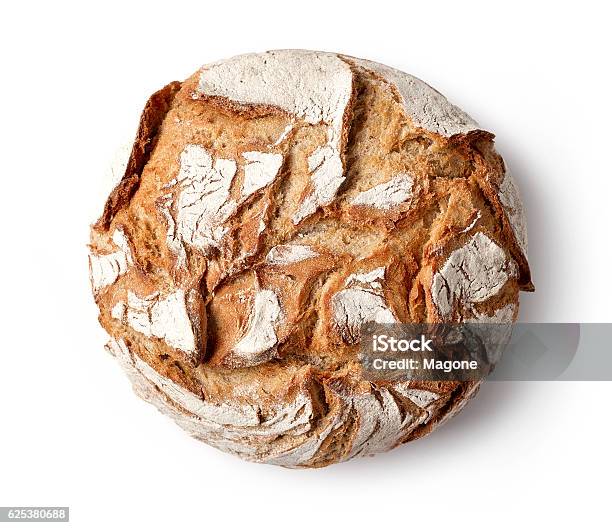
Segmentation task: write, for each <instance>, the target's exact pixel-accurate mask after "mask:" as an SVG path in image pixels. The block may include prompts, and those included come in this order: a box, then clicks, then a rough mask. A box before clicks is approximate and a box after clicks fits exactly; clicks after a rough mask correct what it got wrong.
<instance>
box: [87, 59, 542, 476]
mask: <svg viewBox="0 0 612 528" xmlns="http://www.w3.org/2000/svg"><path fill="white" fill-rule="evenodd" d="M526 246H527V241H526V233H525V221H524V217H523V213H522V207H521V202H520V199H519V196H518V193H517V189H516V187H515V184H514V183H513V180H512V178H511V176H510V174H509V173H508V172H507V170H506V169H505V167H504V163H503V161H502V159H501V157H500V156H499V155H498V154H497V153H496V152H495V150H494V147H493V135H492V134H491V133H489V132H486V131H483V130H481V129H480V128H479V127H478V125H477V123H476V122H475V121H474V120H473V119H472V118H470V117H469V116H468V115H467V114H465V113H464V112H462V111H461V110H460V109H458V108H457V107H456V106H453V105H452V104H450V103H449V102H448V101H447V100H446V98H445V97H444V96H442V95H441V94H440V93H439V92H437V91H435V90H434V89H432V88H431V87H429V86H428V85H427V84H425V83H424V82H422V81H420V80H419V79H417V78H415V77H412V76H411V75H408V74H405V73H402V72H400V71H397V70H394V69H392V68H389V67H386V66H383V65H381V64H377V63H373V62H369V61H365V60H361V59H356V58H353V57H347V56H342V55H338V54H333V53H322V52H313V51H296V50H283V51H271V52H267V53H260V54H249V55H241V56H238V57H234V58H231V59H229V60H225V61H221V62H217V63H214V64H210V65H207V66H204V67H202V68H201V69H200V70H198V71H197V72H196V73H195V74H194V75H193V76H191V77H189V78H188V79H187V80H186V81H184V82H182V83H180V82H173V83H171V84H169V85H168V86H166V87H164V88H163V89H161V90H160V91H159V92H157V93H155V94H153V95H152V96H151V98H150V99H149V101H148V102H147V104H146V106H145V109H144V111H143V113H142V117H141V121H140V126H139V129H138V132H137V136H136V139H135V142H134V145H133V148H132V151H131V156H130V159H129V161H128V163H127V167H126V170H125V174H124V176H123V178H122V180H121V181H120V182H119V184H118V185H117V186H116V188H115V189H114V190H113V192H112V193H111V195H110V196H109V198H108V200H107V202H106V205H105V207H104V211H103V213H102V216H101V217H100V219H99V220H98V221H97V223H96V224H95V225H93V226H92V230H91V244H90V251H91V253H90V273H91V282H92V287H93V292H94V296H95V300H96V303H97V304H98V306H99V309H100V317H99V319H100V322H101V324H102V326H103V327H104V328H105V329H106V331H107V332H108V333H109V334H110V336H111V339H110V342H109V344H108V350H109V351H110V352H111V353H112V354H113V355H114V356H115V357H116V358H117V359H118V361H119V362H120V364H121V365H122V366H123V368H124V369H125V370H126V372H127V374H128V376H129V377H130V379H131V381H132V383H133V385H134V388H135V390H136V392H137V393H138V394H139V395H140V396H141V397H142V398H144V399H146V400H148V401H150V402H151V403H153V404H154V405H156V406H157V407H158V408H159V409H160V410H161V411H162V412H163V413H165V414H167V415H169V416H170V417H172V418H173V419H174V420H175V421H176V422H177V423H178V424H179V425H180V426H181V427H183V428H184V429H185V430H187V431H188V432H189V433H190V434H191V435H193V436H194V437H196V438H198V439H200V440H203V441H204V442H206V443H208V444H210V445H212V446H214V447H217V448H219V449H222V450H224V451H227V452H230V453H234V454H236V455H239V456H240V457H243V458H245V459H247V460H252V461H257V462H267V463H272V464H279V465H283V466H288V467H319V466H325V465H328V464H332V463H335V462H340V461H344V460H348V459H350V458H353V457H356V456H361V455H369V454H372V453H377V452H381V451H386V450H389V449H391V448H393V447H395V446H397V445H399V444H401V443H404V442H407V441H409V440H412V439H415V438H418V437H420V436H423V435H424V434H427V433H428V432H430V431H431V430H432V429H433V428H435V427H436V426H437V425H439V424H441V423H442V422H444V421H445V420H446V419H448V418H449V417H451V416H452V415H454V414H455V413H456V412H457V411H458V410H460V409H461V408H462V407H463V405H464V404H465V403H466V402H467V401H468V400H469V398H471V397H472V396H473V394H474V393H475V392H476V390H477V389H478V385H479V384H478V383H476V382H415V381H410V382H402V383H398V382H393V383H392V382H389V383H386V384H385V383H381V384H375V383H371V382H369V381H366V380H365V379H364V376H363V373H362V368H361V365H360V363H359V361H358V359H357V353H358V345H359V337H360V329H361V325H362V324H363V323H366V322H369V321H376V322H395V321H398V322H439V321H452V322H460V321H487V322H489V321H500V322H511V321H514V320H515V319H516V317H517V311H518V300H519V291H520V290H532V289H533V287H532V285H531V280H530V273H529V268H528V264H527V260H526V249H527V247H526Z"/></svg>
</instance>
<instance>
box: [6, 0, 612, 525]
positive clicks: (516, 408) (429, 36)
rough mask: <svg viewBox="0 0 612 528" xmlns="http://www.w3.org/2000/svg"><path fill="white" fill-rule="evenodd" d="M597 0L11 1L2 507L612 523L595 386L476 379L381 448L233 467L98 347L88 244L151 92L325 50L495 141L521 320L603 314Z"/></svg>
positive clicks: (132, 518)
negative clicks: (438, 97) (521, 211)
mask: <svg viewBox="0 0 612 528" xmlns="http://www.w3.org/2000/svg"><path fill="white" fill-rule="evenodd" d="M17 5H19V7H17ZM598 5H599V4H597V3H590V2H584V1H583V2H580V3H578V4H577V5H576V6H574V7H565V6H564V5H563V4H562V3H559V2H555V3H551V4H550V5H549V6H548V7H545V6H544V4H543V3H538V2H535V1H533V0H532V1H529V2H524V3H523V2H517V1H513V2H507V3H506V2H504V3H502V2H491V1H489V2H482V3H470V2H448V3H444V4H443V3H442V2H439V1H436V2H423V1H421V2H414V3H413V2H408V1H401V2H393V3H392V2H385V1H381V0H376V1H373V2H357V1H354V2H350V3H349V2H341V1H334V0H325V1H316V0H307V1H305V2H303V3H302V2H300V1H299V0H285V1H283V2H265V1H261V2H238V1H236V0H234V1H231V0H224V1H218V2H204V1H200V2H194V3H193V4H191V5H184V4H183V3H181V2H178V1H176V0H172V1H169V2H165V3H155V2H146V3H140V4H138V5H136V4H135V3H128V2H121V3H120V4H114V3H111V2H100V3H99V4H98V5H97V7H95V6H91V5H89V3H87V2H80V3H74V4H66V3H64V2H41V3H27V2H19V3H17V2H14V3H12V4H11V6H10V7H9V4H7V3H4V4H3V7H2V14H1V15H0V20H1V21H0V25H1V27H0V44H1V50H2V51H1V53H2V69H1V70H0V76H2V82H1V83H0V90H1V95H2V111H1V114H0V119H1V121H0V136H1V137H0V145H1V152H2V154H1V158H0V171H1V176H2V180H1V190H2V201H1V205H0V215H1V219H2V235H1V236H2V246H1V247H2V250H1V251H2V253H1V254H2V258H1V259H0V262H1V263H0V265H1V266H2V269H1V270H0V271H1V274H0V277H1V278H2V290H1V299H2V301H1V305H0V306H1V308H0V309H1V310H2V319H1V320H2V341H1V345H0V346H1V358H0V505H5V506H17V505H26V506H27V505H67V506H70V508H71V517H72V524H73V525H75V526H86V527H96V526H188V525H194V526H195V525H199V526H216V525H218V524H219V523H223V525H225V524H226V523H230V525H231V526H240V525H246V526H249V527H251V526H266V527H268V526H276V525H283V526H320V525H322V526H330V525H332V523H334V525H335V526H363V525H377V526H384V525H394V526H395V525H400V526H403V525H406V526H412V525H414V526H416V525H419V524H421V523H427V525H434V526H435V525H442V524H443V523H453V524H454V525H463V524H470V525H471V526H488V525H491V524H495V525H498V526H506V525H507V526H513V525H516V523H517V522H520V523H524V524H525V525H535V523H536V522H537V521H540V522H543V523H546V524H548V523H550V522H553V521H555V522H556V525H571V524H573V523H577V524H578V523H579V524H580V525H581V526H590V525H599V526H601V525H603V524H607V522H609V518H608V517H609V513H607V512H609V508H608V503H609V500H610V496H609V494H610V481H609V475H610V474H611V473H612V462H611V456H610V434H611V432H612V429H611V426H610V403H611V397H610V390H611V389H612V384H611V383H603V382H600V383H596V382H591V383H588V382H582V383H567V382H566V383H561V382H548V383H501V382H497V383H489V384H487V385H486V386H485V387H484V388H483V389H482V391H481V393H480V395H479V396H478V398H477V399H476V400H475V401H474V402H473V403H472V404H471V405H469V406H468V407H467V408H466V410H465V411H464V412H463V413H462V414H461V415H460V416H458V417H457V418H455V419H454V420H451V422H450V423H449V424H448V425H446V426H444V427H443V428H441V429H440V430H438V431H437V432H435V433H434V434H433V435H431V436H429V437H427V438H426V439H424V440H420V441H417V442H415V443H413V444H410V445H407V446H404V447H401V448H399V449H396V450H395V451H393V452H391V453H388V454H386V455H379V456H378V457H376V458H373V459H364V460H358V461H354V462H350V463H346V464H340V465H337V466H334V467H329V468H326V469H321V470H287V469H282V468H277V467H268V466H263V465H256V464H250V463H246V462H243V461H240V460H238V459H236V458H233V457H231V456H229V455H225V454H222V453H220V452H217V451H216V450H214V449H212V448H210V447H208V446H206V445H204V444H200V443H198V442H196V441H195V440H192V439H190V438H189V437H188V436H186V435H185V434H184V433H183V432H182V431H181V430H179V429H178V428H177V427H176V426H175V425H174V424H172V423H171V422H170V421H169V420H167V419H166V418H164V417H163V416H161V415H160V414H159V413H158V412H157V411H155V410H154V409H153V408H152V407H150V406H148V405H147V404H145V403H143V402H141V401H140V400H138V399H137V398H136V397H135V396H134V395H133V394H132V392H131V389H130V387H129V384H128V381H127V379H125V377H124V376H123V374H122V372H120V370H119V367H118V366H117V365H115V363H114V361H113V360H112V359H111V358H110V357H109V356H108V355H107V354H106V353H105V352H104V351H103V348H102V347H103V343H104V342H105V336H104V333H103V332H102V330H101V329H100V328H99V327H98V324H97V321H96V317H97V309H96V307H95V305H94V303H93V301H92V299H91V296H90V291H89V284H88V278H87V260H86V248H85V244H86V242H87V236H88V225H89V223H90V222H92V221H93V220H95V219H96V217H97V216H98V214H99V213H100V211H101V206H102V203H103V200H104V195H105V193H106V192H107V191H108V190H109V189H108V180H105V179H104V172H105V170H106V168H107V166H108V164H109V160H110V159H111V158H112V157H113V154H114V152H115V150H116V148H117V146H118V145H119V144H120V143H121V142H122V141H124V140H125V139H126V137H127V136H129V134H130V133H132V132H133V130H132V127H133V126H134V125H135V120H136V119H137V117H138V114H139V112H140V109H141V108H142V105H143V104H144V101H145V100H146V98H147V97H148V95H149V94H150V93H152V92H153V91H155V90H157V89H158V88H160V87H161V86H163V85H164V84H166V83H167V82H168V81H171V80H175V79H178V80H181V79H183V78H185V77H186V76H188V75H189V74H191V73H192V72H193V71H194V70H195V69H196V68H197V67H198V66H199V65H201V64H203V63H206V62H210V61H213V60H216V59H220V58H224V57H227V56H231V55H234V54H237V53H243V52H249V51H263V50H266V49H274V48H311V49H322V50H329V51H340V52H344V53H347V54H350V55H355V56H361V57H366V58H370V59H373V60H377V61H380V62H384V63H388V64H390V65H392V66H395V67H398V68H400V69H403V70H405V71H409V72H411V73H413V74H415V75H417V76H419V77H421V78H423V79H425V80H427V81H428V82H429V83H430V84H432V85H433V86H435V87H436V88H438V89H439V90H441V91H442V92H443V93H445V94H446V95H447V96H448V97H449V99H451V100H452V101H453V102H455V103H456V104H458V105H459V106H461V107H462V108H464V109H465V110H466V111H467V112H468V113H470V114H471V115H472V116H473V117H474V118H476V119H477V120H478V121H479V122H480V123H481V125H482V126H483V127H485V128H486V129H488V130H492V131H495V132H496V133H497V145H498V148H499V150H500V152H501V153H502V154H503V155H504V156H505V157H506V160H507V162H508V163H509V165H510V166H511V167H512V168H513V171H514V173H515V176H516V178H517V180H518V182H519V184H520V187H521V190H522V194H523V196H524V201H525V204H526V207H527V213H528V220H529V235H530V237H529V238H530V261H531V266H532V270H533V278H534V282H535V284H536V287H537V293H535V294H525V295H523V297H522V311H521V319H522V320H525V321H542V322H557V321H558V322H611V321H612V309H611V302H610V300H611V299H612V286H611V284H610V279H609V276H610V262H611V261H612V253H611V250H610V238H611V235H610V227H611V225H610V224H611V222H610V213H611V208H612V207H611V196H612V183H611V182H612V174H611V169H610V161H609V160H610V139H611V138H610V127H611V125H612V112H611V110H610V94H611V93H612V82H611V73H610V71H611V69H610V56H609V55H610V44H611V42H610V40H611V38H610V29H609V23H610V13H606V12H604V10H603V8H602V7H598ZM602 5H603V3H602ZM119 520H120V521H119ZM174 520H175V521H174Z"/></svg>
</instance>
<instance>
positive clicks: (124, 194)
mask: <svg viewBox="0 0 612 528" xmlns="http://www.w3.org/2000/svg"><path fill="white" fill-rule="evenodd" d="M180 87H181V83H180V82H178V81H173V82H171V83H170V84H167V85H166V86H164V87H163V88H162V89H161V90H158V91H157V92H155V93H154V94H153V95H152V96H151V97H149V100H148V101H147V103H146V104H145V107H144V110H143V111H142V115H141V117H140V124H139V125H138V131H137V132H136V138H135V139H134V145H133V146H132V152H131V154H130V158H129V160H128V163H127V166H126V168H125V174H124V175H123V178H122V179H121V181H120V182H119V184H118V185H117V186H116V187H115V188H114V189H113V191H112V192H111V194H110V196H109V197H108V199H107V200H106V203H105V204H104V211H103V213H102V216H101V217H100V218H99V219H98V221H97V222H96V223H95V224H94V228H95V229H99V230H103V229H108V227H109V225H110V223H111V221H112V219H113V217H114V216H115V214H116V212H117V211H118V210H119V209H121V208H122V207H125V206H126V205H127V204H128V203H129V201H130V198H131V197H132V195H133V194H134V192H135V191H136V189H137V187H138V184H139V183H140V175H141V173H142V169H143V168H144V166H145V165H146V163H147V160H148V156H149V154H150V152H151V150H152V149H153V147H154V146H155V138H156V135H157V133H158V131H159V127H160V126H161V124H162V123H163V121H164V119H165V117H166V114H167V113H168V110H169V109H170V105H171V104H172V101H173V99H174V96H175V95H176V93H177V92H178V91H179V89H180Z"/></svg>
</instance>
